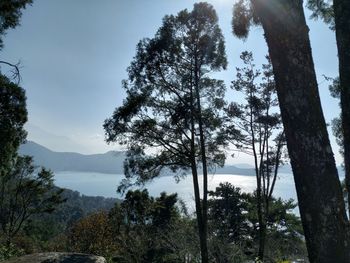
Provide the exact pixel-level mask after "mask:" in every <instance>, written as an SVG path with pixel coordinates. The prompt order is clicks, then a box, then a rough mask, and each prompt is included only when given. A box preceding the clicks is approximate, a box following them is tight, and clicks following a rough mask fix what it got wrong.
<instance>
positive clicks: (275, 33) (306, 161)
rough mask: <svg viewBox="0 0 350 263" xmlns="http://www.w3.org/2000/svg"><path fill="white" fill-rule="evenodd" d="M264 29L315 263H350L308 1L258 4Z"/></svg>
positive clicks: (258, 0) (263, 0)
mask: <svg viewBox="0 0 350 263" xmlns="http://www.w3.org/2000/svg"><path fill="white" fill-rule="evenodd" d="M252 3H253V7H254V10H255V12H256V14H257V16H258V17H259V20H260V22H261V23H262V26H263V28H264V32H265V38H266V41H267V44H268V48H269V54H270V57H271V61H272V65H273V71H274V75H275V80H276V86H277V94H278V99H279V105H280V108H281V114H282V119H283V124H284V128H285V134H286V139H287V146H288V151H289V156H290V159H291V164H292V168H293V174H294V181H295V186H296V190H297V195H298V203H299V209H300V214H301V219H302V223H303V227H304V233H305V238H306V244H307V248H308V253H309V259H310V262H311V263H313V262H317V263H329V262H337V263H345V262H350V249H349V248H350V247H349V246H350V242H349V240H348V223H347V216H346V213H345V206H344V200H343V195H342V191H341V186H340V182H339V179H338V173H337V169H336V165H335V161H334V156H333V152H332V149H331V146H330V142H329V138H328V132H327V128H326V123H325V120H324V116H323V112H322V108H321V102H320V98H319V93H318V87H317V81H316V74H315V69H314V64H313V59H312V53H311V46H310V40H309V35H308V31H309V29H308V27H307V25H306V21H305V15H304V10H303V2H302V0H288V1H282V0H252Z"/></svg>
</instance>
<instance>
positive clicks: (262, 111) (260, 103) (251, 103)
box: [227, 52, 285, 259]
mask: <svg viewBox="0 0 350 263" xmlns="http://www.w3.org/2000/svg"><path fill="white" fill-rule="evenodd" d="M241 59H242V61H243V63H244V67H243V68H237V74H236V79H235V80H234V81H233V82H232V88H233V89H235V90H236V91H238V92H240V93H242V94H243V95H244V99H245V102H244V103H241V104H239V103H231V104H230V105H229V106H228V109H227V113H228V116H229V117H230V118H229V123H228V127H227V133H228V134H229V135H230V137H231V139H232V142H233V143H234V144H235V145H236V147H237V150H238V151H241V152H243V153H245V154H248V155H250V156H252V157H253V160H254V168H255V176H256V184H257V185H256V198H257V200H256V205H257V214H258V218H259V229H258V230H259V241H260V242H259V243H260V244H259V252H258V255H259V257H260V258H261V259H263V258H264V247H265V240H266V220H267V217H268V216H269V205H270V201H271V198H272V194H273V190H274V187H275V183H276V179H277V174H278V168H279V166H280V164H281V163H282V162H283V158H282V154H283V146H284V145H285V139H284V132H283V126H282V123H281V117H280V114H279V109H278V101H277V96H276V87H275V81H274V78H273V73H272V66H271V64H270V63H268V64H265V65H263V70H262V71H260V70H257V69H256V66H255V64H254V59H253V55H252V53H251V52H243V53H242V54H241ZM267 59H268V62H269V58H267ZM257 82H260V83H259V84H258V83H257Z"/></svg>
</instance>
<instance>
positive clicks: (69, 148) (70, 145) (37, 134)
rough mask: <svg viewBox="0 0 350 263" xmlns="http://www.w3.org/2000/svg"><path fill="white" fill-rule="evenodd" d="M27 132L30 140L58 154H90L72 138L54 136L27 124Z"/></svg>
mask: <svg viewBox="0 0 350 263" xmlns="http://www.w3.org/2000/svg"><path fill="white" fill-rule="evenodd" d="M25 130H26V131H27V132H28V137H27V139H28V140H30V141H34V142H39V143H40V145H45V146H46V147H48V148H49V149H54V150H55V151H58V152H63V151H65V152H82V153H86V152H88V149H87V148H86V147H85V146H83V145H81V144H79V143H77V142H75V141H73V140H71V139H70V138H68V137H66V136H60V135H56V134H53V133H51V132H48V131H46V130H44V129H42V128H41V127H39V126H36V125H34V124H31V123H26V125H25Z"/></svg>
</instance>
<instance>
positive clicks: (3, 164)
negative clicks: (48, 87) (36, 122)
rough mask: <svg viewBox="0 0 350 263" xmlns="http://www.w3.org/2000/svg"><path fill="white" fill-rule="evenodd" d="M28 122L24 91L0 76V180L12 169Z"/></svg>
mask: <svg viewBox="0 0 350 263" xmlns="http://www.w3.org/2000/svg"><path fill="white" fill-rule="evenodd" d="M26 121H27V109H26V96H25V92H24V89H22V88H21V87H19V86H18V85H16V84H14V83H12V82H11V81H10V80H9V79H8V78H7V77H5V76H3V75H1V74H0V127H1V128H0V180H1V177H2V176H4V175H5V173H7V172H8V171H9V170H10V169H11V166H12V161H13V158H14V157H15V155H16V152H17V149H18V147H19V146H20V144H21V143H23V142H24V140H25V137H26V132H25V130H24V129H23V125H24V124H25V123H26Z"/></svg>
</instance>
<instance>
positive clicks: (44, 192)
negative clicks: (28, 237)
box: [0, 156, 64, 245]
mask: <svg viewBox="0 0 350 263" xmlns="http://www.w3.org/2000/svg"><path fill="white" fill-rule="evenodd" d="M14 162H15V163H14V166H13V167H12V169H11V171H10V172H9V173H7V174H6V175H5V176H4V178H3V179H2V181H1V186H2V188H1V189H2V191H1V196H2V198H3V200H2V207H1V210H0V214H1V221H0V226H1V230H2V232H3V234H4V235H5V236H6V242H7V245H10V243H11V240H12V238H13V237H14V236H15V235H16V234H17V233H18V231H20V230H21V228H22V227H23V224H24V223H25V222H26V221H27V220H28V219H29V218H30V217H31V216H33V215H35V214H40V213H44V212H52V211H53V210H54V209H55V206H57V205H58V204H60V203H62V202H63V201H64V200H62V199H61V197H60V194H61V193H62V191H63V190H54V184H53V174H52V172H50V171H48V170H45V169H41V171H39V172H36V171H35V167H34V165H33V164H32V162H33V161H32V158H31V157H29V156H24V157H15V158H14Z"/></svg>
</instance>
